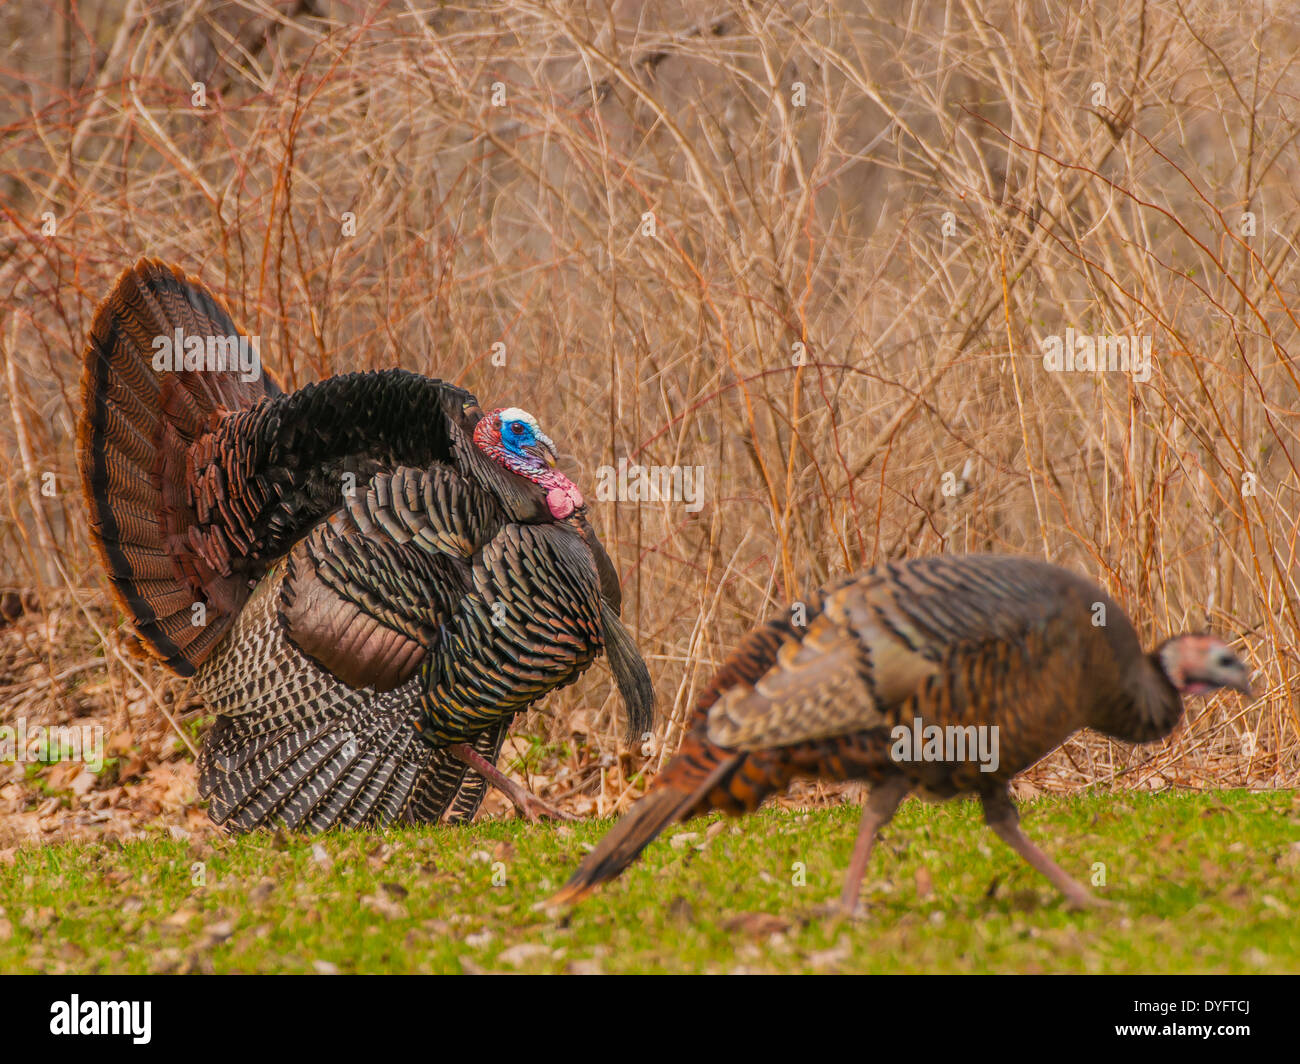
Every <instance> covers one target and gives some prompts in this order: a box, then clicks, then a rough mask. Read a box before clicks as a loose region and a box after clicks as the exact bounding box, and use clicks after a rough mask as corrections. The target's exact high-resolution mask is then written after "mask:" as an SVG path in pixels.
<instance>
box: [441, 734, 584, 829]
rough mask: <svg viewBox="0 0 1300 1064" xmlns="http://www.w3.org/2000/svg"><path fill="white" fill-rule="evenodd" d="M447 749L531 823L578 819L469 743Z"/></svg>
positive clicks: (456, 744)
mask: <svg viewBox="0 0 1300 1064" xmlns="http://www.w3.org/2000/svg"><path fill="white" fill-rule="evenodd" d="M447 751H448V752H449V753H450V754H451V755H452V756H453V757H456V758H459V759H460V760H461V761H464V762H465V764H467V765H468V766H469V767H470V768H472V769H473V770H474V771H475V772H477V773H478V774H479V775H480V776H482V777H483V778H484V779H485V780H487V781H488V783H490V784H492V786H493V787H495V788H496V789H497V790H499V791H500V792H501V793H502V794H504V795H505V796H506V797H507V798H509V799H510V801H511V802H513V803H514V806H515V809H516V810H518V812H519V815H520V816H521V817H523V818H524V819H525V820H527V821H528V822H529V823H533V824H535V823H536V822H537V821H539V820H576V819H577V817H574V816H572V815H571V814H569V813H563V812H561V811H560V810H558V809H555V808H553V807H552V806H549V805H547V804H546V803H545V802H543V801H542V800H541V799H540V798H538V797H537V795H535V794H529V793H528V791H526V790H525V789H524V788H523V787H521V786H519V784H517V783H516V782H515V781H514V780H512V779H510V778H509V777H507V776H506V775H504V774H503V773H502V772H501V771H500V770H499V769H498V768H497V767H496V766H495V765H493V764H492V763H491V762H490V761H488V760H487V759H486V758H484V757H483V755H482V754H480V753H479V752H478V751H477V750H474V749H473V748H472V747H471V746H470V745H469V744H468V743H455V744H454V745H452V746H449V747H447Z"/></svg>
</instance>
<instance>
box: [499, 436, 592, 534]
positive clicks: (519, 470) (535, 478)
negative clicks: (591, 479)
mask: <svg viewBox="0 0 1300 1064" xmlns="http://www.w3.org/2000/svg"><path fill="white" fill-rule="evenodd" d="M500 431H501V430H500V428H499V427H497V428H496V430H495V434H494V433H493V431H492V428H491V426H489V418H484V419H483V420H482V421H480V422H479V423H478V425H477V426H476V427H475V429H474V442H475V443H476V444H478V448H479V450H480V451H482V452H483V453H484V454H486V455H487V456H488V457H489V458H491V459H492V460H493V461H495V462H498V463H500V464H501V465H503V466H505V467H506V468H507V469H508V470H510V472H512V473H516V474H518V475H519V476H521V477H523V478H524V479H525V480H531V481H532V482H533V483H534V484H536V485H537V486H538V487H539V488H543V489H544V490H545V491H546V506H547V508H548V509H549V510H550V511H551V516H552V517H554V518H555V519H556V520H557V521H563V520H564V519H565V518H566V517H569V516H570V515H571V514H572V513H573V512H574V511H575V510H576V509H578V507H580V506H582V505H583V503H584V499H583V498H582V492H580V491H579V490H578V485H576V484H575V483H574V482H573V481H571V480H570V479H569V478H568V477H566V476H565V475H564V474H563V473H561V472H560V471H559V470H558V469H551V468H550V467H549V466H547V465H544V464H542V463H540V462H536V461H530V460H529V459H527V458H524V457H522V456H520V455H517V454H514V453H513V452H511V451H508V450H506V449H505V448H504V447H503V446H502V445H501V442H500Z"/></svg>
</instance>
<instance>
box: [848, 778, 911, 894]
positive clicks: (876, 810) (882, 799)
mask: <svg viewBox="0 0 1300 1064" xmlns="http://www.w3.org/2000/svg"><path fill="white" fill-rule="evenodd" d="M911 789H912V784H911V783H910V782H909V781H908V780H907V779H905V778H904V777H902V776H894V777H892V778H891V779H887V780H885V781H884V782H883V783H878V784H876V786H874V787H872V788H871V794H870V795H868V796H867V801H866V804H865V805H863V807H862V820H861V821H860V822H859V824H858V841H857V842H855V843H854V844H853V858H852V860H850V861H849V870H848V872H846V873H845V875H844V889H843V890H842V891H841V892H840V912H841V913H843V914H844V915H845V916H852V915H853V913H854V912H855V911H856V910H857V907H858V894H859V893H860V892H861V890H862V877H863V875H864V874H865V873H866V871H867V861H868V860H869V859H870V857H871V848H872V846H874V845H875V842H876V832H878V831H879V830H880V829H881V828H883V827H884V826H885V825H886V824H888V823H889V822H890V821H891V820H893V819H894V813H895V812H896V811H897V809H898V806H899V803H900V802H902V800H903V799H904V798H906V797H907V792H908V791H910V790H911Z"/></svg>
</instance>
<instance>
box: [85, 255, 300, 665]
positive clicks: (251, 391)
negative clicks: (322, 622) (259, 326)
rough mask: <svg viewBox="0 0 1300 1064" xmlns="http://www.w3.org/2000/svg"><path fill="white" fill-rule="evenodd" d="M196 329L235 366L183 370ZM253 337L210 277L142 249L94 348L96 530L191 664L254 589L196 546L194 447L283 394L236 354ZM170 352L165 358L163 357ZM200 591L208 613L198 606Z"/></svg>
mask: <svg viewBox="0 0 1300 1064" xmlns="http://www.w3.org/2000/svg"><path fill="white" fill-rule="evenodd" d="M192 337H198V338H201V339H202V340H203V344H204V351H205V353H206V352H207V351H209V350H214V351H216V352H217V353H219V354H220V355H221V356H222V357H221V359H220V361H219V362H215V363H213V364H215V365H219V366H220V365H225V368H217V369H209V368H207V366H208V360H207V359H205V361H204V366H205V368H204V369H201V370H189V371H187V370H183V369H182V370H174V366H175V365H176V364H177V363H180V359H181V356H182V354H183V351H184V342H185V340H186V339H187V338H192ZM209 338H212V340H213V343H209ZM178 341H179V342H180V343H181V349H180V350H175V345H176V343H177V342H178ZM248 343H249V341H248V339H247V338H246V337H245V336H244V334H243V333H242V332H241V331H240V330H239V329H238V328H237V327H236V326H235V323H234V322H233V321H232V320H231V317H230V315H229V313H227V311H226V309H225V307H223V306H222V305H221V304H220V303H219V302H218V301H217V300H216V298H215V297H214V296H213V295H212V294H211V293H210V292H209V291H208V290H207V289H206V288H204V286H203V285H201V284H200V283H199V282H197V281H195V280H193V279H191V278H189V277H187V276H186V275H185V274H184V273H182V272H180V271H179V270H176V269H173V268H172V267H170V266H167V265H165V264H163V263H161V262H157V261H150V260H142V261H140V262H139V263H137V264H136V265H135V266H133V267H132V268H131V269H129V270H127V271H126V272H124V273H123V274H122V276H121V277H119V278H118V281H117V284H116V285H115V286H114V288H113V291H112V293H111V294H110V295H109V297H108V298H107V299H106V300H105V301H104V302H103V303H102V304H101V305H100V307H99V310H98V311H97V313H96V314H95V320H94V324H93V326H92V328H91V332H90V342H89V345H88V347H87V349H86V355H85V368H84V372H83V376H82V381H81V397H82V415H81V423H80V425H79V426H78V433H77V450H78V456H77V458H78V466H79V468H80V471H81V479H82V485H83V489H84V492H85V497H86V505H87V508H88V509H89V513H90V529H91V540H92V541H93V542H94V544H95V546H96V548H97V550H98V551H99V554H100V557H101V559H102V561H103V563H104V568H105V570H106V571H107V572H108V574H109V579H110V581H111V583H112V587H113V591H114V594H115V596H116V598H117V600H118V603H119V604H120V605H121V607H122V609H123V610H124V611H125V612H126V613H127V614H128V616H130V618H131V620H132V623H133V626H134V628H135V630H136V633H137V634H138V635H139V636H140V638H141V640H142V641H143V642H144V644H145V645H146V647H148V649H150V650H151V651H152V652H153V653H154V654H156V655H157V656H158V657H160V658H162V659H163V660H164V661H165V662H166V663H167V664H168V665H169V666H170V667H171V668H173V669H175V670H176V671H177V672H180V673H181V674H182V675H191V674H192V673H193V672H194V669H195V666H196V665H197V663H198V662H200V661H202V660H203V658H204V657H205V656H206V655H207V653H208V652H209V651H210V650H211V649H212V647H213V646H214V645H215V644H216V643H217V642H218V641H219V640H220V638H221V636H222V635H223V634H224V633H225V631H226V628H227V627H228V625H229V619H230V618H231V617H233V615H234V613H235V612H236V611H237V610H238V607H239V604H240V603H241V602H242V601H243V599H244V598H246V597H247V585H246V583H245V584H244V585H243V586H241V583H240V581H239V580H238V578H231V577H223V576H222V575H221V574H220V573H218V572H216V571H215V570H214V569H213V568H212V567H211V566H210V565H209V564H208V563H207V562H205V560H204V559H203V558H202V557H201V556H200V555H198V554H197V553H196V552H195V551H193V550H192V549H190V546H189V529H190V527H191V526H192V523H193V518H194V513H193V510H192V509H191V508H190V505H189V502H188V499H187V492H186V457H187V452H188V449H189V446H190V444H192V443H193V442H194V441H195V440H196V439H198V438H199V437H200V436H202V435H204V434H205V433H208V432H210V431H211V430H212V429H213V427H214V426H215V425H216V424H217V423H218V422H219V421H220V420H221V418H222V417H224V416H225V415H227V414H228V413H230V412H232V411H237V410H241V409H244V408H246V407H250V406H252V405H254V404H255V403H257V402H258V400H260V399H262V398H263V397H265V396H267V395H275V394H278V392H279V389H278V388H277V387H276V386H275V384H274V382H273V381H271V380H270V379H269V378H267V377H266V376H265V375H264V374H259V375H257V376H256V377H255V378H254V379H252V380H247V381H246V380H243V379H241V378H242V377H244V376H250V374H248V373H245V372H244V371H243V370H242V369H241V366H240V365H239V361H240V360H239V358H238V357H227V356H231V355H232V353H233V354H234V355H236V356H237V355H238V354H239V353H240V351H241V345H242V350H243V351H247V349H248V348H247V345H248ZM173 354H174V355H175V357H176V363H173V362H171V360H170V359H171V356H172V355H173ZM164 355H165V356H166V357H167V359H168V361H167V362H166V363H163V362H161V361H160V362H158V363H156V362H155V359H160V358H161V357H162V356H164ZM227 362H229V363H231V364H229V365H226V363H227ZM159 365H164V366H166V370H164V371H161V372H160V371H159V369H158V368H157V367H158V366H159ZM199 602H201V603H204V604H205V610H204V611H203V613H196V612H195V611H194V610H193V607H194V605H195V603H199ZM214 606H215V614H216V615H215V616H214V615H213V613H214V610H213V607H214ZM196 621H197V622H198V623H196Z"/></svg>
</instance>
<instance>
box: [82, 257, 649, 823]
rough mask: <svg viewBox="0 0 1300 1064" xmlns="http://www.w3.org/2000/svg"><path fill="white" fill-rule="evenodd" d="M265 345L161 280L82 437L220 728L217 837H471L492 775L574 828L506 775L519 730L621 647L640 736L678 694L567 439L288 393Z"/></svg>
mask: <svg viewBox="0 0 1300 1064" xmlns="http://www.w3.org/2000/svg"><path fill="white" fill-rule="evenodd" d="M241 335H242V334H240V332H239V330H238V329H237V328H236V327H235V325H234V323H233V322H232V320H231V318H230V315H229V314H228V313H227V312H226V310H225V309H224V308H223V307H222V306H221V304H220V303H219V302H218V301H217V300H216V299H215V298H214V297H213V295H212V294H211V293H210V292H208V291H207V290H206V289H205V288H204V287H203V285H201V284H200V283H198V282H197V281H195V280H193V279H191V278H188V277H186V276H185V275H184V274H183V273H181V272H180V271H178V270H176V269H173V268H171V267H169V266H167V265H165V264H163V263H161V262H155V261H142V262H140V263H138V264H137V265H136V266H135V267H134V268H132V269H130V270H127V271H126V272H125V273H124V274H123V275H122V276H121V278H119V280H118V282H117V285H116V287H115V288H114V289H113V292H112V293H111V294H110V295H109V297H108V298H107V299H106V300H105V301H104V303H103V304H102V305H101V306H100V308H99V310H98V312H97V313H96V316H95V320H94V326H93V328H92V330H91V336H90V342H89V346H88V348H87V351H86V359H85V373H84V377H83V379H82V402H83V410H82V418H81V424H80V426H79V433H78V461H79V466H80V470H81V476H82V483H83V487H84V490H85V496H86V503H87V506H88V508H89V512H90V523H91V538H92V540H93V541H94V543H95V545H96V547H97V548H98V551H99V554H100V557H101V559H102V560H103V563H104V567H105V569H106V570H107V572H108V575H109V578H110V580H111V583H112V587H113V589H114V592H115V595H116V598H117V600H118V602H119V603H120V605H121V607H122V608H123V610H124V611H125V612H126V614H127V616H128V617H129V619H130V621H131V623H132V625H133V626H134V628H135V631H136V633H137V634H138V635H139V637H140V639H141V641H142V642H143V644H144V645H145V647H146V648H148V649H149V650H150V651H152V652H153V653H154V654H156V655H157V656H158V657H159V658H160V659H162V660H163V661H164V662H165V663H166V664H167V665H169V666H170V667H171V668H172V669H174V670H175V671H177V672H179V673H181V674H182V675H186V676H193V677H194V682H195V684H196V686H197V688H198V690H199V691H200V693H201V694H202V695H203V697H204V699H205V700H206V701H207V702H208V704H209V705H210V706H211V707H212V709H213V710H214V711H215V712H216V714H217V723H216V726H215V727H214V728H213V730H212V731H211V733H210V734H209V735H208V736H207V737H206V739H205V741H204V744H203V750H202V754H201V757H200V761H199V790H200V793H201V795H202V796H203V797H204V798H206V799H207V800H208V802H209V807H208V810H209V814H210V815H211V817H212V819H213V820H214V821H216V822H217V823H219V824H223V825H225V826H226V827H227V828H229V829H231V830H236V831H243V830H249V829H252V828H254V827H258V826H260V825H267V824H272V823H282V824H284V825H286V826H287V827H290V828H301V829H304V830H322V829H325V828H329V827H333V826H335V825H358V824H378V823H386V822H391V821H397V820H406V821H432V820H437V819H440V818H443V817H446V818H447V819H448V820H463V819H467V818H468V817H470V816H472V815H473V813H474V812H475V810H476V809H477V808H478V805H479V803H480V801H481V800H482V797H483V793H484V787H485V780H487V781H490V782H491V783H492V784H493V785H495V786H497V787H499V788H500V789H501V790H503V791H504V792H505V793H506V794H507V795H508V796H509V797H510V799H511V800H512V801H513V802H514V803H515V805H516V806H517V807H518V808H519V810H520V812H521V813H523V814H524V815H526V816H529V817H530V818H531V817H535V816H537V815H541V814H544V813H548V812H549V810H548V809H547V808H546V807H545V806H544V805H543V804H542V803H541V802H539V801H538V800H537V799H536V798H534V797H533V796H532V795H529V794H528V793H527V792H526V791H525V790H523V788H521V787H519V786H518V785H516V784H514V783H512V782H511V781H510V780H508V779H507V778H506V777H504V776H503V775H502V774H501V773H500V772H498V771H497V769H496V768H495V767H494V764H495V761H496V759H497V756H498V754H499V752H500V748H501V744H502V741H503V740H504V737H505V734H506V729H507V728H508V726H509V724H510V720H511V718H512V717H513V716H514V714H516V713H518V712H519V711H521V710H523V709H526V708H527V707H528V706H530V705H531V704H532V703H534V702H535V701H537V699H539V698H541V697H542V696H543V695H544V694H546V693H547V692H548V691H551V690H553V689H555V688H557V687H562V686H564V685H566V684H569V683H572V682H573V681H574V680H575V679H577V677H578V676H579V675H580V674H581V673H582V672H583V670H584V669H586V668H587V667H588V666H589V665H590V664H591V662H592V660H593V659H594V658H595V657H596V656H597V654H599V653H600V651H601V650H602V649H604V650H605V651H606V652H607V653H608V655H609V660H610V664H611V667H612V669H613V671H614V674H615V677H616V679H617V682H618V686H619V689H620V692H621V693H622V696H623V699H624V702H625V705H626V709H627V714H628V718H629V722H630V728H631V731H632V732H634V733H638V734H639V733H641V732H642V731H644V730H645V729H646V728H648V726H649V724H650V716H651V706H652V700H653V692H652V690H651V687H650V678H649V675H648V673H647V671H646V668H645V664H644V662H643V661H642V660H641V657H640V655H639V654H638V653H637V650H636V647H635V645H634V644H633V642H632V640H631V638H630V636H629V635H628V633H627V631H626V630H625V629H624V628H623V626H622V624H621V623H620V621H619V619H618V612H619V603H620V593H619V584H618V577H617V574H616V572H615V570H614V567H613V565H612V563H611V562H610V559H609V557H608V555H606V553H605V551H604V549H603V548H602V547H601V544H600V542H599V540H598V539H597V538H596V535H595V533H594V532H593V530H592V528H591V525H590V524H589V523H588V521H587V519H586V516H585V513H586V511H585V506H584V501H583V497H582V494H581V493H580V492H579V490H578V489H577V487H576V486H575V485H574V484H573V483H572V482H571V481H570V480H569V479H568V478H567V477H566V476H564V474H563V473H561V472H559V471H558V470H557V469H556V468H555V460H556V455H555V445H554V444H553V443H552V442H551V440H550V439H549V438H548V437H547V436H545V435H544V434H543V433H542V431H541V429H540V428H539V427H538V425H537V422H536V420H535V419H534V418H533V417H532V416H531V415H529V414H528V413H526V412H524V411H522V410H519V409H516V408H513V407H512V408H508V409H504V410H494V411H491V412H490V413H488V414H486V415H484V414H483V413H482V411H481V410H480V408H479V405H478V401H477V400H476V399H475V398H474V397H473V396H472V395H470V393H468V392H466V391H464V390H462V389H460V388H457V387H455V386H453V385H450V384H447V383H444V382H443V381H438V380H432V379H430V378H427V377H422V376H419V375H417V374H414V373H408V372H405V371H402V370H388V371H383V372H372V373H353V374H348V375H345V376H339V377H331V378H329V379H327V380H323V381H320V382H319V383H316V384H310V385H308V386H306V387H305V388H302V389H300V390H299V391H296V392H293V393H292V394H288V395H284V394H281V392H280V390H279V388H278V387H276V385H275V384H274V382H273V381H272V380H271V379H270V377H268V376H267V375H266V374H264V373H263V374H261V375H260V377H259V376H256V374H254V373H247V372H242V370H241V367H239V366H237V365H230V362H231V361H233V359H232V358H231V357H230V356H231V355H233V354H234V353H236V352H237V350H238V347H237V343H238V341H239V338H240V337H241ZM191 338H198V339H197V340H192V339H191ZM173 350H174V351H175V352H176V353H177V356H178V357H179V355H180V353H181V352H184V356H185V359H186V360H187V361H186V362H185V363H184V364H185V366H186V367H188V368H185V369H183V370H181V371H174V366H172V365H171V363H170V361H169V358H168V357H164V354H165V353H166V352H168V351H173ZM223 361H225V363H226V366H225V368H214V367H219V366H220V365H221V363H222V362H223ZM156 367H157V368H156ZM246 368H247V366H244V367H242V369H246ZM245 377H247V378H250V379H248V380H245V379H243V378H245ZM471 768H472V769H473V771H472V772H471V771H469V770H470V769H471Z"/></svg>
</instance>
